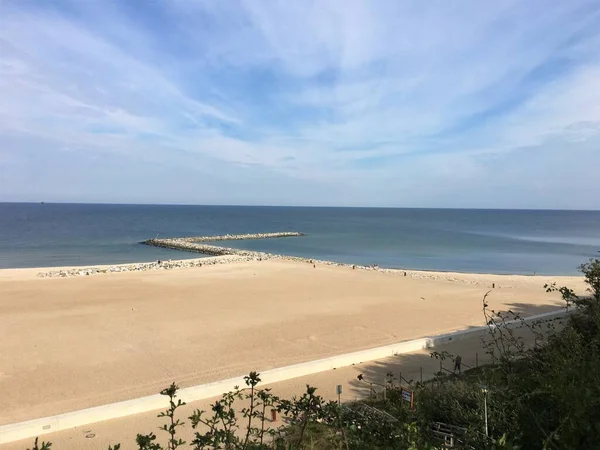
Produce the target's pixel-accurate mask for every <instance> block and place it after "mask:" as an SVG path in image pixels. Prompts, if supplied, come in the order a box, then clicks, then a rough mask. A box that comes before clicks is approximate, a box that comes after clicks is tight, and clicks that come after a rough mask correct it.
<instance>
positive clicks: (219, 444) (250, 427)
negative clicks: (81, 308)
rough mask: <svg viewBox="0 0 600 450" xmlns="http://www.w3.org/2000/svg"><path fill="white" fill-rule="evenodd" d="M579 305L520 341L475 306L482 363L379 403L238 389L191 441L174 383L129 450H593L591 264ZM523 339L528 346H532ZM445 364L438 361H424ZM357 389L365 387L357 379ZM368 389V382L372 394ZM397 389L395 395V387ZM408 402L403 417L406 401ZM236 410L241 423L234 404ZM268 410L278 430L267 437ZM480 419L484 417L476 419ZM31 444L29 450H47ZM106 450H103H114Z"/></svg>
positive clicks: (502, 320)
mask: <svg viewBox="0 0 600 450" xmlns="http://www.w3.org/2000/svg"><path fill="white" fill-rule="evenodd" d="M580 270H581V272H582V273H583V274H584V275H585V277H586V281H587V284H588V285H589V295H587V296H584V297H579V296H576V295H575V293H574V292H573V291H572V290H571V289H569V288H568V287H558V286H556V285H547V286H545V288H546V289H547V291H548V292H551V291H559V292H560V293H561V294H562V297H563V299H564V300H565V303H566V304H565V308H567V309H568V310H570V312H571V314H570V315H568V316H567V317H566V318H564V319H561V320H560V321H556V322H552V323H550V324H548V323H543V324H542V323H541V322H540V323H531V322H525V321H521V328H523V327H525V328H527V329H528V332H529V333H530V334H529V338H528V339H524V338H523V337H522V335H520V334H519V333H518V332H517V331H516V330H517V329H518V327H514V326H510V325H509V324H508V323H507V322H508V321H510V320H515V319H516V320H520V318H519V316H518V314H516V313H512V312H510V311H509V312H508V313H498V312H495V311H494V310H491V309H490V308H489V305H488V296H487V295H486V296H485V297H484V299H483V313H484V315H485V318H486V320H487V324H488V333H487V335H486V337H485V339H484V342H483V345H484V348H485V350H486V352H487V353H488V354H489V355H490V357H491V361H492V363H491V364H488V365H486V366H481V367H478V368H474V369H470V370H467V371H465V372H464V373H462V374H460V375H454V374H450V373H441V372H440V373H438V374H437V375H436V377H435V378H434V379H433V380H429V381H426V382H424V383H420V382H418V383H413V382H409V381H406V380H396V379H395V378H394V377H393V376H392V374H389V376H388V379H387V382H386V383H385V386H380V387H381V388H382V389H381V391H382V392H380V393H379V394H377V395H373V396H372V397H370V398H369V399H366V400H363V401H360V402H355V403H350V404H343V405H339V404H337V403H336V402H327V401H325V400H324V399H323V398H322V397H320V396H319V395H318V394H317V390H316V388H314V387H311V386H307V387H306V392H305V393H304V394H303V395H302V396H300V397H294V398H292V399H289V400H285V399H280V398H277V397H276V396H274V395H273V394H272V393H271V391H270V389H260V388H258V385H259V383H260V375H259V374H258V373H256V372H251V373H250V374H248V376H246V377H245V384H246V387H244V388H243V389H235V390H234V391H233V392H228V393H226V394H223V396H222V397H221V399H220V400H218V401H216V402H215V403H214V404H213V405H212V407H211V410H210V411H200V410H196V411H194V413H193V414H192V415H191V416H190V417H189V418H188V421H189V422H187V423H185V425H188V424H189V425H191V426H192V428H193V429H194V431H195V433H194V438H193V440H192V441H191V442H184V441H182V440H181V439H180V438H178V436H177V431H178V429H179V428H180V427H181V426H184V422H182V421H181V419H180V418H178V416H177V409H178V408H179V407H180V406H182V405H183V403H182V402H181V400H178V399H177V391H178V387H177V386H176V385H175V384H172V385H171V386H170V387H168V388H167V389H165V390H163V391H162V392H161V394H162V395H164V396H165V397H166V398H168V402H169V407H168V409H166V410H165V411H164V412H162V413H160V414H159V417H162V418H165V420H166V423H165V425H163V427H162V428H160V429H159V430H160V431H162V433H160V434H161V437H160V438H158V437H157V436H156V434H154V433H150V434H138V436H137V439H136V448H137V449H138V450H175V449H179V448H190V449H195V450H205V449H207V450H208V449H223V450H261V449H282V450H283V449H285V450H288V449H323V450H329V449H331V450H333V449H340V450H358V449H361V450H378V449H391V450H411V449H412V450H416V449H440V448H450V447H453V448H465V449H467V448H468V449H507V450H508V449H523V450H529V449H598V448H600V259H592V260H590V261H589V262H588V263H586V264H583V265H581V266H580ZM531 336H533V337H531ZM432 357H435V358H439V359H451V360H455V356H454V355H451V354H449V353H446V352H442V353H436V352H434V353H433V354H432ZM359 379H360V380H361V381H366V382H367V383H370V380H365V379H364V377H359ZM373 384H376V383H373ZM402 385H404V387H402ZM410 391H412V392H413V393H414V400H415V402H414V407H413V408H410V404H409V402H408V401H407V397H406V396H407V394H406V392H409V394H410ZM240 400H244V405H246V406H245V407H244V408H243V409H241V410H240V411H239V412H238V411H237V410H236V409H235V406H236V402H238V401H240ZM272 410H276V411H277V412H278V413H279V414H281V415H283V417H284V418H285V421H286V424H285V425H284V426H282V427H280V428H277V429H274V428H272V427H271V426H270V424H271V421H270V414H271V413H272ZM486 416H487V418H486ZM51 446H52V444H50V443H47V442H41V443H40V442H39V441H38V439H36V440H35V444H34V446H33V448H32V449H31V450H54V449H51ZM120 448H121V446H120V445H119V444H116V445H114V446H111V447H109V450H118V449H120Z"/></svg>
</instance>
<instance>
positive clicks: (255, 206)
mask: <svg viewBox="0 0 600 450" xmlns="http://www.w3.org/2000/svg"><path fill="white" fill-rule="evenodd" d="M0 204H21V205H40V204H44V205H106V206H198V207H223V208H323V209H324V208H330V209H423V210H425V209H438V210H439V209H441V210H456V211H464V210H477V211H569V212H600V209H571V208H508V207H505V208H482V207H449V206H340V205H260V204H252V205H249V204H246V205H243V204H216V203H213V204H199V203H127V202H125V203H121V202H46V201H40V202H34V201H26V202H23V201H0Z"/></svg>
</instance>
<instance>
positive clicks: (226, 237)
mask: <svg viewBox="0 0 600 450" xmlns="http://www.w3.org/2000/svg"><path fill="white" fill-rule="evenodd" d="M298 236H306V235H305V234H304V233H299V232H298V231H279V232H276V233H252V234H223V235H220V236H198V237H187V238H179V239H184V240H186V241H189V242H214V241H247V240H249V239H273V238H283V237H298ZM150 240H152V239H150ZM145 242H148V241H145Z"/></svg>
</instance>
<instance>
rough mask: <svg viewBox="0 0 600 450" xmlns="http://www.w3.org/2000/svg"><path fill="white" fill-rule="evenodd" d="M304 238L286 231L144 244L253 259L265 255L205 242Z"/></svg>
mask: <svg viewBox="0 0 600 450" xmlns="http://www.w3.org/2000/svg"><path fill="white" fill-rule="evenodd" d="M296 236H304V234H303V233H298V232H297V231H284V232H279V233H255V234H225V235H221V236H198V237H184V238H166V239H158V238H156V239H148V240H147V241H143V242H142V244H146V245H152V246H154V247H162V248H170V249H173V250H183V251H186V252H196V253H202V254H204V255H211V256H223V255H237V256H244V257H253V256H258V257H260V256H261V255H264V253H262V252H254V251H250V250H241V249H237V248H230V247H222V246H218V245H210V244H203V242H214V241H241V240H248V239H273V238H283V237H296Z"/></svg>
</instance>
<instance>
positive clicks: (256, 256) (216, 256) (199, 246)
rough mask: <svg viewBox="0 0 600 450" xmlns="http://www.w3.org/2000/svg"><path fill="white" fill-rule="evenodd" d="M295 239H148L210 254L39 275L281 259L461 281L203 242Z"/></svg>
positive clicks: (244, 236) (286, 234) (148, 242)
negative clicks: (200, 256)
mask: <svg viewBox="0 0 600 450" xmlns="http://www.w3.org/2000/svg"><path fill="white" fill-rule="evenodd" d="M294 236H305V235H304V234H303V233H298V232H280V233H255V234H226V235H222V236H198V237H185V238H165V239H158V238H156V239H148V240H146V241H143V242H141V244H146V245H152V246H155V247H162V248H169V249H173V250H183V251H188V252H195V253H202V254H205V255H210V256H209V257H205V258H197V259H184V260H176V261H172V260H168V261H155V262H148V263H134V264H119V265H112V266H96V267H75V268H64V269H57V270H49V271H47V272H40V273H38V277H40V278H59V277H60V278H65V277H73V276H86V275H96V274H102V273H116V272H137V271H148V270H171V269H180V268H189V267H202V266H212V265H215V264H228V263H231V262H239V261H264V260H268V259H280V260H287V261H297V262H305V263H309V264H313V265H316V264H319V265H326V266H344V267H352V269H360V270H376V271H378V272H392V273H397V274H400V275H403V276H409V277H411V278H419V279H424V278H428V279H440V278H443V279H446V280H448V281H460V280H457V279H455V278H454V277H451V276H440V275H438V274H434V273H427V272H420V271H408V270H402V269H389V268H382V267H379V266H378V265H371V266H364V265H358V264H347V263H340V262H335V261H324V260H318V259H312V258H302V257H300V256H289V255H278V254H275V253H265V252H257V251H252V250H243V249H238V248H230V247H221V246H217V245H210V244H203V242H212V241H236V240H243V239H270V238H279V237H294ZM463 282H464V283H467V284H479V283H478V282H477V281H469V282H466V281H463Z"/></svg>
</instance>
